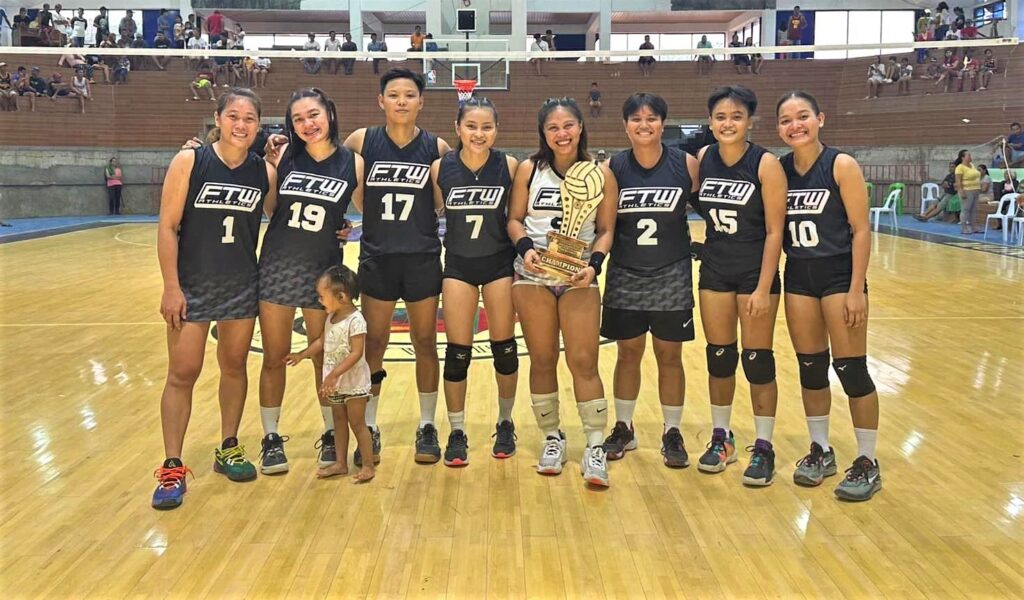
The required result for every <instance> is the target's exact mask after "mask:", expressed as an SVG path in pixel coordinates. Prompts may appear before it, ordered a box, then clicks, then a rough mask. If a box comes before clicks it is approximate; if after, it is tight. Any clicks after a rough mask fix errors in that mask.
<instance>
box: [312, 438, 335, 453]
mask: <svg viewBox="0 0 1024 600" xmlns="http://www.w3.org/2000/svg"><path fill="white" fill-rule="evenodd" d="M324 439H327V440H328V441H326V442H325V441H324ZM333 447H334V436H331V437H329V438H328V437H326V436H323V437H321V438H320V439H318V440H317V441H315V442H313V449H314V450H320V449H321V448H333Z"/></svg>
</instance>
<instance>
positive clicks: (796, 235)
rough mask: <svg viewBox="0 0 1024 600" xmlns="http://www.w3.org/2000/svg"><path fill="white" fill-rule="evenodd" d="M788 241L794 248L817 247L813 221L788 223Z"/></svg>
mask: <svg viewBox="0 0 1024 600" xmlns="http://www.w3.org/2000/svg"><path fill="white" fill-rule="evenodd" d="M789 239H790V241H792V242H793V247H794V248H813V247H815V246H817V245H818V226H817V225H816V224H815V223H814V221H800V222H799V223H798V222H796V221H790V222H789Z"/></svg>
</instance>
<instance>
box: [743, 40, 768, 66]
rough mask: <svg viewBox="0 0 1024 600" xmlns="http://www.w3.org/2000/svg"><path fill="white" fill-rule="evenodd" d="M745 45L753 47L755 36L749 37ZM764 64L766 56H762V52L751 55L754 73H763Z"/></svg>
mask: <svg viewBox="0 0 1024 600" xmlns="http://www.w3.org/2000/svg"><path fill="white" fill-rule="evenodd" d="M743 45H744V46H746V47H748V48H753V47H754V38H752V37H748V38H747V41H746V43H745V44H743ZM763 64H764V57H763V56H761V53H760V52H755V53H753V54H751V55H750V70H751V72H752V73H754V75H760V74H761V65H763Z"/></svg>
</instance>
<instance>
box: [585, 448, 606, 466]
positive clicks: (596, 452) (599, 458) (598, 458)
mask: <svg viewBox="0 0 1024 600" xmlns="http://www.w3.org/2000/svg"><path fill="white" fill-rule="evenodd" d="M587 462H588V463H590V466H591V467H593V468H595V469H604V468H605V460H604V450H603V449H602V448H601V447H600V446H597V447H594V448H591V449H590V456H589V457H587Z"/></svg>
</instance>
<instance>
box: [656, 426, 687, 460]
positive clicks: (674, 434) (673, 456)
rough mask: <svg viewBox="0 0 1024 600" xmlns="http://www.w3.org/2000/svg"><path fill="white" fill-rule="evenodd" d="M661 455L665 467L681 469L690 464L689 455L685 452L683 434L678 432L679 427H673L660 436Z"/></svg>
mask: <svg viewBox="0 0 1024 600" xmlns="http://www.w3.org/2000/svg"><path fill="white" fill-rule="evenodd" d="M661 456H662V457H663V458H664V460H665V466H666V467H672V468H673V469H682V468H684V467H688V466H690V456H689V455H688V454H687V453H686V446H684V445H683V434H682V433H680V432H679V429H677V428H675V427H673V428H672V429H669V430H668V432H666V433H665V434H664V435H662V436H661Z"/></svg>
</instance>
